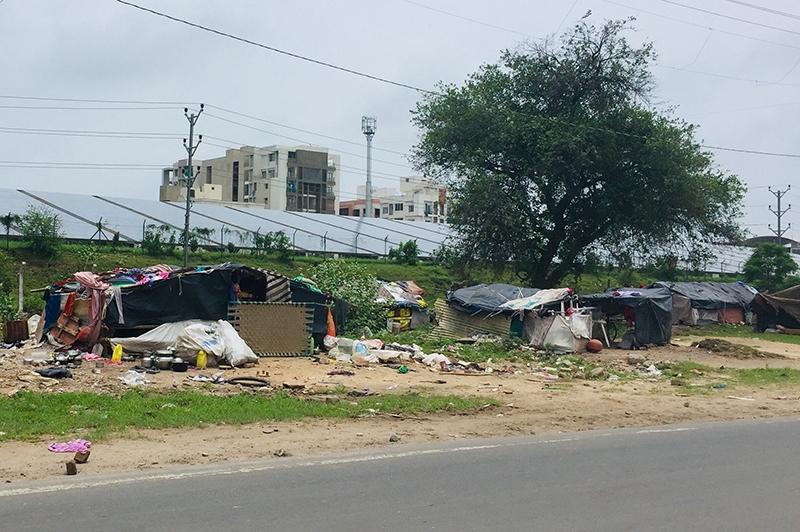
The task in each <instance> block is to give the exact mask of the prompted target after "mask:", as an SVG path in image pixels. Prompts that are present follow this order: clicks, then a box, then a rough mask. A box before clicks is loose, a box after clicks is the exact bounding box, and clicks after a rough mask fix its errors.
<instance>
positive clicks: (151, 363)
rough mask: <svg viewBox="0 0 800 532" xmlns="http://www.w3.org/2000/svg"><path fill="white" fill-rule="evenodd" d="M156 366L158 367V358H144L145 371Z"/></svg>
mask: <svg viewBox="0 0 800 532" xmlns="http://www.w3.org/2000/svg"><path fill="white" fill-rule="evenodd" d="M156 365H157V363H156V357H153V356H150V357H144V358H143V359H142V367H143V368H145V369H151V368H154V367H156Z"/></svg>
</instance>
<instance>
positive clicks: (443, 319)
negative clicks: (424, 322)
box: [430, 299, 511, 340]
mask: <svg viewBox="0 0 800 532" xmlns="http://www.w3.org/2000/svg"><path fill="white" fill-rule="evenodd" d="M434 308H435V309H436V319H437V320H438V321H439V325H437V326H436V328H435V329H434V330H433V331H431V333H430V337H431V338H449V339H451V340H455V339H458V338H464V337H467V336H472V335H473V334H494V335H496V336H508V334H509V333H510V332H511V318H509V317H507V316H504V315H502V314H500V315H497V316H493V317H490V318H487V317H484V316H472V315H470V314H467V313H465V312H459V311H457V310H453V309H452V308H451V307H450V305H448V304H447V302H445V301H442V300H441V299H440V300H438V301H436V304H435V305H434Z"/></svg>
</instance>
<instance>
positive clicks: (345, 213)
mask: <svg viewBox="0 0 800 532" xmlns="http://www.w3.org/2000/svg"><path fill="white" fill-rule="evenodd" d="M339 216H350V209H349V208H348V207H342V208H340V209H339Z"/></svg>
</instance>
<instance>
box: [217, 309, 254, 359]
mask: <svg viewBox="0 0 800 532" xmlns="http://www.w3.org/2000/svg"><path fill="white" fill-rule="evenodd" d="M217 326H218V333H219V336H220V338H222V342H223V346H224V354H223V357H224V358H225V359H226V360H227V361H228V363H229V364H230V365H231V366H241V365H243V364H246V363H247V362H258V357H257V356H256V354H255V353H253V350H252V349H250V346H249V345H247V344H246V343H245V341H244V340H242V337H241V336H239V333H238V332H236V329H234V328H233V325H231V324H230V323H228V322H227V321H224V320H219V321H218V322H217Z"/></svg>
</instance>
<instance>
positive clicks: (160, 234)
mask: <svg viewBox="0 0 800 532" xmlns="http://www.w3.org/2000/svg"><path fill="white" fill-rule="evenodd" d="M175 244H176V240H175V232H174V231H173V230H172V227H170V226H169V225H166V224H163V225H155V224H150V225H148V226H147V228H146V229H145V231H144V238H142V250H143V251H144V252H145V253H146V254H147V255H150V256H158V255H164V254H165V253H167V252H170V251H172V250H173V249H174V248H175Z"/></svg>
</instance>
